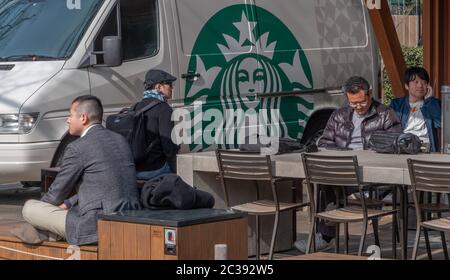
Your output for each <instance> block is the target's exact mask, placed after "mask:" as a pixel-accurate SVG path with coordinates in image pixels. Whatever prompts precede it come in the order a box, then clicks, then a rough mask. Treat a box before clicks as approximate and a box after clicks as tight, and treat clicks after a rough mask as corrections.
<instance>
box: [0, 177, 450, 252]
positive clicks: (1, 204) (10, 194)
mask: <svg viewBox="0 0 450 280" xmlns="http://www.w3.org/2000/svg"><path fill="white" fill-rule="evenodd" d="M39 197H40V189H39V188H23V187H22V186H21V185H20V184H6V185H0V223H1V221H2V220H22V215H21V210H22V205H23V204H24V202H25V201H26V200H28V199H31V198H33V199H39ZM297 225H298V226H297V231H298V232H297V238H298V239H306V238H307V236H308V229H309V222H308V217H307V212H298V214H297ZM391 225H392V224H391V221H390V219H389V218H386V219H383V220H382V221H381V223H380V242H381V246H382V257H383V258H392V250H391V248H392V247H391V244H392V243H391V234H392V233H391ZM359 232H360V224H354V225H352V226H350V242H349V245H350V246H349V247H350V253H351V254H356V253H357V250H358V246H359ZM422 236H423V235H422ZM414 238H415V231H414V230H410V231H409V238H408V240H409V242H408V253H409V256H411V253H412V248H413V242H414ZM449 239H450V235H447V240H449ZM430 241H431V248H432V253H433V259H444V256H443V251H442V245H441V240H440V236H439V235H438V234H436V233H430ZM372 244H374V239H373V234H372V229H371V227H369V235H368V239H367V242H366V248H367V246H369V245H372ZM249 246H252V245H251V244H249ZM343 246H344V245H343V236H341V250H343ZM327 252H334V247H333V248H330V249H329V250H327ZM342 252H343V251H342ZM300 254H301V253H300V252H299V251H298V250H296V249H292V250H289V251H286V252H280V253H278V254H276V255H275V258H276V259H279V258H282V257H286V256H293V255H300ZM399 254H400V247H398V253H397V255H398V256H399ZM426 258H427V256H426V251H425V242H423V240H422V242H421V246H420V250H419V259H426Z"/></svg>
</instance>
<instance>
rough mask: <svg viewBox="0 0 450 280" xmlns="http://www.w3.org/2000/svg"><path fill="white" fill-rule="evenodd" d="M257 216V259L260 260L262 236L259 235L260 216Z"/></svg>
mask: <svg viewBox="0 0 450 280" xmlns="http://www.w3.org/2000/svg"><path fill="white" fill-rule="evenodd" d="M255 217H256V226H255V229H256V259H257V260H259V258H260V247H259V246H260V236H259V216H255Z"/></svg>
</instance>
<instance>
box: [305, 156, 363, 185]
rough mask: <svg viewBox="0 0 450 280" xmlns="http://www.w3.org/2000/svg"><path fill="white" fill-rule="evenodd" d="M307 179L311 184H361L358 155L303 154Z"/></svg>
mask: <svg viewBox="0 0 450 280" xmlns="http://www.w3.org/2000/svg"><path fill="white" fill-rule="evenodd" d="M302 161H303V168H304V171H305V177H306V180H307V181H308V182H309V183H311V184H320V185H330V186H336V185H338V186H348V187H357V186H360V185H361V180H360V176H359V172H358V171H359V165H358V159H357V158H356V156H343V157H336V156H323V155H312V154H302Z"/></svg>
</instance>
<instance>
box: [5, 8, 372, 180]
mask: <svg viewBox="0 0 450 280" xmlns="http://www.w3.org/2000/svg"><path fill="white" fill-rule="evenodd" d="M364 2H365V1H362V0H345V1H342V0H316V1H306V0H282V1H273V0H220V1H219V0H122V1H120V0H67V1H64V0H0V85H1V86H0V182H9V181H18V180H22V181H38V180H40V169H41V168H45V167H49V166H53V165H56V164H57V162H58V159H59V158H60V157H61V155H62V152H63V150H64V147H65V146H66V145H67V143H68V142H69V141H71V140H72V138H71V137H70V136H69V135H68V134H67V124H66V118H67V116H68V112H69V106H70V103H71V101H72V100H73V99H74V98H75V97H76V96H79V95H84V94H92V95H95V96H97V97H99V98H100V99H101V100H102V102H103V105H104V109H105V119H106V116H107V115H109V114H112V113H115V112H118V111H119V110H120V109H121V108H123V107H126V106H129V105H130V104H132V103H134V102H136V101H137V100H139V99H141V97H142V92H143V79H144V75H145V72H146V71H147V70H149V69H151V68H159V69H163V70H165V71H168V72H170V73H172V74H174V75H175V76H177V77H179V79H178V81H177V82H176V83H175V89H174V98H173V100H172V105H173V107H174V108H180V107H184V108H188V109H190V110H192V107H193V104H194V102H196V101H202V102H203V107H202V110H203V111H205V110H208V109H210V108H216V109H219V110H224V109H230V108H231V109H238V108H277V109H280V111H281V118H282V121H283V122H282V132H283V135H284V136H288V137H291V138H297V139H303V141H305V140H306V139H310V138H313V137H315V136H316V135H317V133H318V132H320V130H321V129H322V128H323V127H324V126H325V123H326V121H327V119H328V117H329V115H330V114H331V112H332V111H333V110H334V109H335V108H337V107H339V106H341V105H342V104H344V102H345V97H344V95H343V93H342V92H341V91H339V90H338V91H336V90H334V89H336V88H339V87H340V86H341V85H342V83H343V82H344V81H345V80H346V79H347V78H348V77H350V76H352V75H361V76H364V77H366V78H367V79H368V80H369V81H370V82H371V83H372V85H373V87H374V91H375V92H377V89H378V74H379V60H378V48H377V46H376V42H375V40H374V36H373V33H372V30H371V25H370V20H369V18H368V14H367V12H366V8H365V5H364ZM105 37H106V38H105ZM104 38H105V40H104ZM206 126H208V123H207V122H202V123H201V124H200V125H198V124H196V125H195V129H197V130H200V131H203V129H205V127H206ZM188 148H189V149H190V150H192V151H198V150H204V149H207V148H208V146H207V145H205V143H202V144H200V145H196V144H192V145H189V146H188Z"/></svg>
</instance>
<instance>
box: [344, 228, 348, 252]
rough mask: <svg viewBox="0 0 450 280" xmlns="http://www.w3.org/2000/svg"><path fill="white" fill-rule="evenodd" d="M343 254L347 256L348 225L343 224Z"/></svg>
mask: <svg viewBox="0 0 450 280" xmlns="http://www.w3.org/2000/svg"><path fill="white" fill-rule="evenodd" d="M344 244H345V254H346V255H348V223H344Z"/></svg>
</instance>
